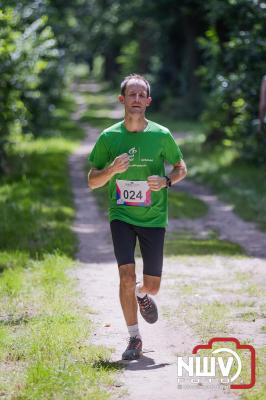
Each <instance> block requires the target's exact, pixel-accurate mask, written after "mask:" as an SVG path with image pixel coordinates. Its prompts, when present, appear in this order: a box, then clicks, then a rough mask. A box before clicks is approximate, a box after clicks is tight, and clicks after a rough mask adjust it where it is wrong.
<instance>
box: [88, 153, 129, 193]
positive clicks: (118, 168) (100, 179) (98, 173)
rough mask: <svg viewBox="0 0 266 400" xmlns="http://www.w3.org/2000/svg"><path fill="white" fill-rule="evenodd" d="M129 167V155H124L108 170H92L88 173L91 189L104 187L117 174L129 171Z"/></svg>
mask: <svg viewBox="0 0 266 400" xmlns="http://www.w3.org/2000/svg"><path fill="white" fill-rule="evenodd" d="M128 165H129V156H128V154H127V153H124V154H121V155H120V156H118V157H116V158H115V159H114V161H113V162H112V163H111V164H110V165H109V166H108V167H106V168H103V169H97V168H91V170H90V171H89V173H88V186H89V187H90V188H91V189H97V188H99V187H101V186H104V185H105V184H106V183H107V182H109V180H110V179H111V178H112V177H113V176H114V175H115V174H118V173H121V172H124V171H126V170H127V169H128Z"/></svg>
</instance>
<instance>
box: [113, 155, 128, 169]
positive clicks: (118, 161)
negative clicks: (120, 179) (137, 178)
mask: <svg viewBox="0 0 266 400" xmlns="http://www.w3.org/2000/svg"><path fill="white" fill-rule="evenodd" d="M128 166H129V155H128V154H127V153H123V154H120V156H118V157H116V158H115V159H114V161H113V162H112V164H111V165H110V167H111V168H112V171H113V174H119V173H121V172H125V171H126V170H127V169H128Z"/></svg>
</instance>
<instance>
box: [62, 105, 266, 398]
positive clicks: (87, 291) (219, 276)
mask: <svg viewBox="0 0 266 400" xmlns="http://www.w3.org/2000/svg"><path fill="white" fill-rule="evenodd" d="M78 112H79V110H78ZM78 112H77V114H76V115H75V117H76V118H77V119H78V118H79V114H78ZM83 127H84V129H85V130H86V131H87V137H86V139H85V140H84V141H83V142H82V143H81V145H80V147H79V149H78V150H77V151H76V152H75V153H74V154H73V155H72V156H71V158H70V162H69V166H70V176H71V182H72V187H73V194H74V199H75V205H76V209H77V212H76V219H75V222H74V225H73V230H74V231H75V232H76V234H77V236H78V239H79V243H80V246H79V251H78V254H77V261H78V266H77V268H75V269H74V270H73V271H72V276H73V277H74V278H75V279H76V280H77V281H78V287H79V288H80V293H81V297H80V300H81V302H82V303H83V304H86V305H88V306H90V307H91V308H92V309H93V310H94V311H95V313H94V314H91V315H90V318H91V319H92V321H93V323H94V327H95V330H94V335H93V343H95V344H100V345H105V346H108V347H111V348H113V349H114V352H113V354H112V361H119V362H120V363H121V365H123V367H124V368H123V370H122V372H121V373H120V374H119V377H118V383H117V385H116V386H115V387H114V388H113V389H112V395H113V396H114V397H115V398H116V397H124V398H126V399H129V400H131V399H132V400H133V399H134V400H138V399H141V398H143V396H145V397H146V398H149V399H150V398H153V399H154V400H157V399H158V400H159V399H160V400H164V399H167V400H169V399H170V400H172V399H179V398H180V399H181V398H182V399H184V400H190V399H193V400H194V399H195V398H196V397H200V399H201V400H213V399H221V400H222V399H231V398H232V399H233V398H239V394H238V393H237V391H230V392H229V391H225V392H222V391H221V390H207V389H201V390H200V394H199V393H198V390H181V389H178V388H177V368H176V355H177V354H182V353H187V354H190V353H191V350H192V348H193V347H194V346H195V345H196V344H199V343H200V340H199V338H198V337H197V335H196V334H195V332H194V331H193V327H191V326H189V325H188V324H187V323H186V318H185V315H183V314H182V312H181V313H178V312H177V311H176V310H178V307H180V305H181V306H182V302H183V301H184V299H185V296H184V295H183V294H182V291H181V292H180V291H178V290H179V289H180V288H182V286H184V285H189V284H191V282H192V283H195V280H196V281H197V286H196V290H195V292H194V291H193V293H192V294H191V295H190V297H189V299H190V302H191V307H194V306H196V305H197V304H200V303H201V302H205V303H206V302H208V301H213V299H215V300H219V301H223V302H227V303H228V304H231V302H232V301H236V300H238V299H241V300H243V301H244V300H247V296H246V295H244V294H243V293H242V292H241V290H242V289H243V285H244V286H245V282H242V281H241V282H235V283H234V284H232V282H233V281H234V277H235V274H237V273H238V274H239V273H241V272H242V273H250V274H252V277H254V282H260V281H262V279H264V280H265V271H266V268H265V267H266V265H265V261H264V260H262V259H258V258H246V259H244V260H243V259H242V260H240V259H238V258H236V259H233V258H232V257H231V258H230V259H228V258H223V257H209V258H208V259H207V260H206V259H205V258H202V257H196V258H195V257H186V258H184V257H183V258H182V257H180V258H178V259H177V258H173V259H172V258H165V261H164V270H163V280H162V286H161V291H160V294H159V295H157V296H156V300H157V304H158V308H159V313H160V318H159V321H158V322H157V323H156V324H154V325H149V324H147V323H145V321H143V320H142V318H141V316H140V317H139V324H140V329H141V334H142V338H143V344H144V356H143V357H142V358H141V359H140V360H139V361H134V362H127V361H121V353H122V352H123V351H124V349H125V346H126V341H125V340H126V338H127V329H126V326H125V323H124V320H123V316H122V310H121V308H120V303H119V297H118V270H117V266H116V262H115V258H114V255H113V248H112V243H111V237H110V233H109V224H108V221H107V220H106V217H105V216H103V215H102V213H101V212H100V211H99V209H98V206H97V204H96V200H95V197H94V196H93V194H92V193H91V191H90V190H89V189H88V188H87V181H86V176H85V172H84V171H85V170H84V164H85V161H86V157H87V155H88V153H89V151H90V150H91V148H92V145H93V144H94V143H95V140H96V137H97V135H98V131H97V130H96V129H93V128H90V127H88V126H83ZM181 188H182V190H186V191H189V192H190V193H193V194H195V195H197V196H198V197H200V198H202V199H203V200H204V201H206V202H207V203H208V204H209V206H210V212H209V214H208V215H207V216H206V217H205V218H204V219H202V220H197V222H195V221H194V222H191V221H171V222H170V226H169V229H174V228H176V229H179V228H180V227H181V228H182V226H183V227H184V226H185V225H186V224H187V226H188V227H189V228H191V229H195V230H198V229H206V228H209V229H210V228H215V227H216V228H218V229H219V230H220V232H221V237H222V238H226V239H229V240H233V241H236V242H239V243H240V244H242V245H243V246H244V247H245V248H246V249H247V251H248V252H249V253H250V254H254V255H256V256H265V248H264V247H265V246H264V243H266V241H265V237H266V235H264V234H262V233H260V232H259V231H258V230H257V229H256V228H255V227H254V226H251V225H252V224H248V223H246V222H243V221H241V220H240V219H239V218H238V217H237V216H235V214H233V212H232V210H231V209H230V208H229V207H228V206H227V205H226V204H224V203H222V202H220V201H218V200H217V198H216V197H215V196H213V195H212V194H211V193H209V192H208V191H207V190H206V189H203V188H202V187H200V186H198V185H195V184H193V183H190V182H184V183H183V184H182V186H180V189H181ZM248 233H249V234H248ZM210 267H211V268H210ZM141 274H142V265H141V260H138V259H137V275H138V278H141ZM195 277H196V278H195ZM225 277H226V279H225ZM217 280H218V281H219V285H220V288H222V289H223V290H221V291H220V292H217V291H216V290H215V288H213V285H215V283H217ZM206 287H208V290H207V291H206ZM176 288H177V289H176ZM178 288H179V289H178ZM248 299H249V300H250V299H251V300H252V297H249V298H248ZM261 301H262V300H261ZM259 306H260V303H258V307H259ZM169 316H170V317H169ZM261 324H262V322H261V320H260V319H258V320H257V321H256V323H255V324H253V325H252V324H249V323H246V324H245V323H243V324H242V325H241V324H238V323H237V321H236V322H234V323H230V329H229V331H230V334H231V336H232V334H233V333H235V334H237V335H238V336H237V337H238V338H239V339H240V340H243V339H246V338H250V337H251V338H252V340H254V343H255V344H256V343H258V344H259V345H265V337H263V336H262V335H261V331H260V327H261ZM225 334H226V332H225ZM222 335H223V332H221V334H220V336H222Z"/></svg>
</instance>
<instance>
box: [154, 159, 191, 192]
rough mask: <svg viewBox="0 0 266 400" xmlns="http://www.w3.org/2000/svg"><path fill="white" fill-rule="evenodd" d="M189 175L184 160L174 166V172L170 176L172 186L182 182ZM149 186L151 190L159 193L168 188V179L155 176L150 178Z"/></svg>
mask: <svg viewBox="0 0 266 400" xmlns="http://www.w3.org/2000/svg"><path fill="white" fill-rule="evenodd" d="M186 175H187V167H186V164H185V161H184V160H181V161H179V162H177V163H176V164H174V165H173V169H172V171H171V172H170V173H169V174H168V177H169V178H170V179H171V183H172V185H174V184H175V183H177V182H179V181H181V180H182V179H184V178H185V176H186ZM148 185H149V187H150V189H151V190H154V191H158V190H160V189H162V188H164V187H166V179H165V178H164V177H162V176H158V175H153V176H149V177H148Z"/></svg>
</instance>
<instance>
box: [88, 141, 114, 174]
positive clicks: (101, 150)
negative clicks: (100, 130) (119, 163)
mask: <svg viewBox="0 0 266 400" xmlns="http://www.w3.org/2000/svg"><path fill="white" fill-rule="evenodd" d="M88 160H89V162H90V163H91V165H92V167H94V168H97V169H103V168H104V167H105V166H106V164H107V163H108V162H109V161H110V156H109V151H108V148H107V146H106V143H105V138H104V135H103V134H101V135H100V136H99V138H98V140H97V142H96V143H95V145H94V147H93V149H92V152H91V153H90V155H89V157H88Z"/></svg>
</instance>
